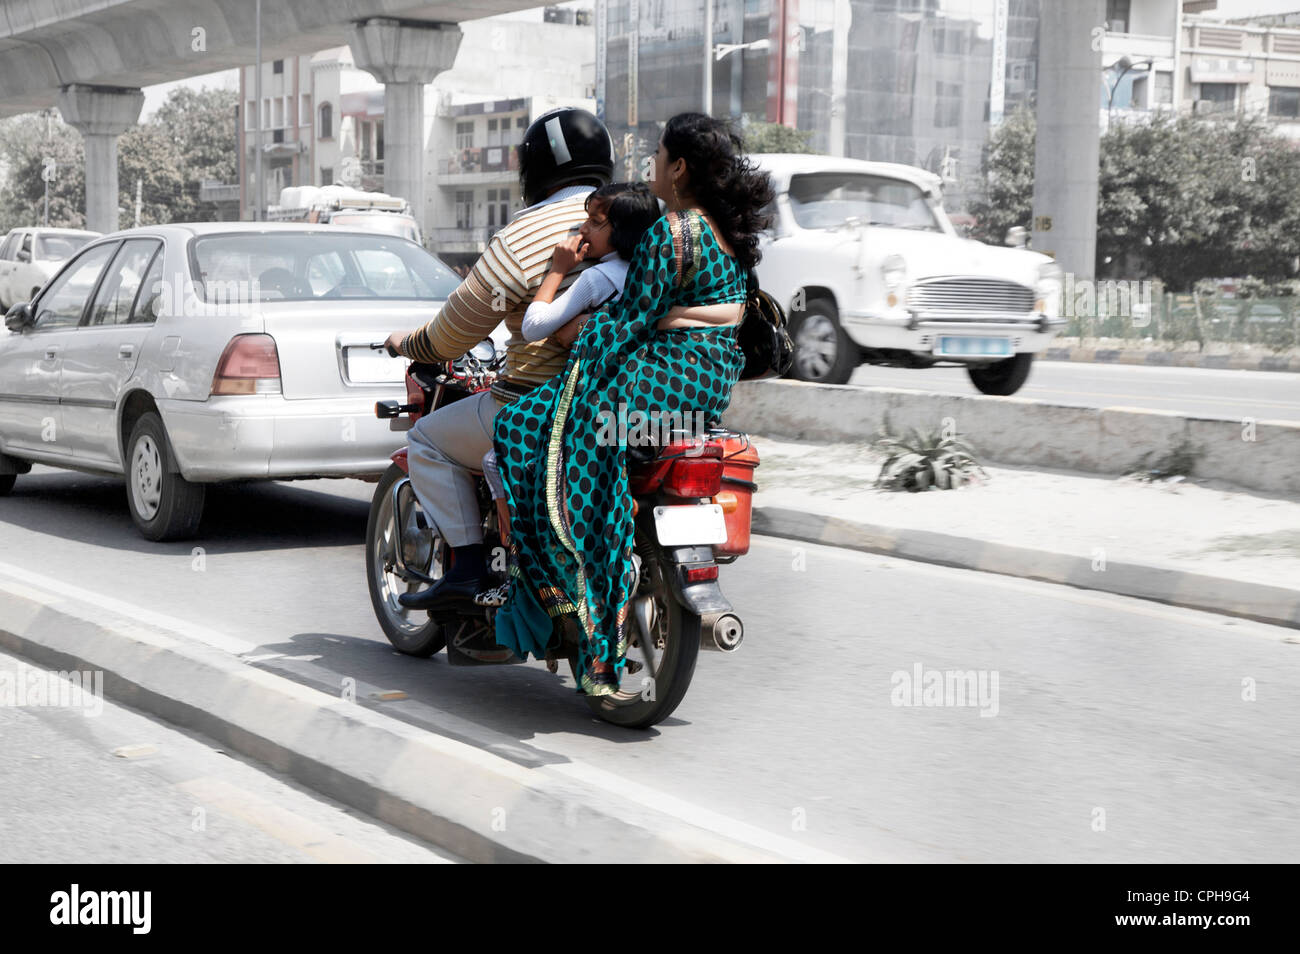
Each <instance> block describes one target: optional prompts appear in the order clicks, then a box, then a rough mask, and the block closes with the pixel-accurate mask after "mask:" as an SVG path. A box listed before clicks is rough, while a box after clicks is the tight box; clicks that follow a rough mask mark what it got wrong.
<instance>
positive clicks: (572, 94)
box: [239, 17, 595, 263]
mask: <svg viewBox="0 0 1300 954" xmlns="http://www.w3.org/2000/svg"><path fill="white" fill-rule="evenodd" d="M460 27H461V30H462V31H463V33H464V38H463V40H462V41H461V44H460V48H459V50H458V51H457V54H456V62H455V65H454V66H453V67H452V69H450V70H447V71H445V72H443V73H440V74H439V75H438V76H437V78H436V79H435V80H434V81H433V82H432V83H431V84H429V86H428V87H427V88H426V91H425V135H424V138H425V176H426V189H425V216H424V221H425V224H426V235H427V238H426V241H427V244H428V245H429V247H430V248H431V249H432V250H433V251H435V252H439V253H440V254H442V255H443V257H444V258H446V259H447V260H449V261H451V262H453V263H459V262H470V261H473V259H474V258H476V257H477V256H478V254H479V253H480V252H481V251H482V249H483V247H484V246H485V244H486V242H487V239H488V238H489V237H490V236H491V234H492V232H494V231H495V230H496V229H497V228H500V227H501V226H502V225H504V224H505V223H506V222H507V221H508V220H509V216H510V215H511V214H513V213H514V212H515V211H517V210H518V209H520V208H522V207H523V197H522V195H521V193H520V188H519V173H518V168H517V165H516V162H515V150H514V146H515V145H517V144H518V142H519V140H520V138H521V137H522V135H523V132H524V129H526V128H527V126H528V124H529V123H530V122H531V121H532V120H533V119H534V118H535V117H536V116H538V115H539V114H541V113H543V112H545V111H546V110H547V109H551V108H553V107H554V106H559V105H575V106H581V107H583V108H584V109H589V110H592V111H593V112H594V111H595V90H594V80H595V31H594V29H593V28H592V27H591V26H588V25H581V26H580V25H576V24H571V23H562V22H527V21H522V20H519V19H513V18H498V17H491V18H487V19H483V20H471V21H467V22H464V23H461V24H460ZM254 79H255V75H254V68H253V67H247V68H245V69H243V70H242V71H241V77H240V102H241V104H242V105H241V110H240V113H241V115H240V123H239V128H240V157H241V161H242V168H241V183H242V186H241V202H240V217H241V218H243V219H252V218H254V217H255V204H256V188H255V183H254V181H253V179H254V166H255V152H254V148H255V146H254V141H255V136H256V134H255V122H256V117H257V115H258V104H257V103H256V102H255V98H254ZM260 115H261V118H262V128H263V132H262V142H263V145H262V149H263V176H262V178H263V182H264V198H263V201H264V203H265V204H266V205H270V204H274V203H275V202H276V201H277V199H278V197H279V194H280V190H281V189H282V188H284V187H286V186H294V185H328V184H330V183H334V182H338V183H345V184H349V185H355V186H357V187H359V188H364V189H375V190H382V189H383V168H384V87H383V84H381V83H380V82H378V81H377V80H376V79H375V78H374V77H372V76H371V75H370V74H369V73H367V72H365V71H364V70H361V69H358V68H357V67H356V66H355V65H354V63H353V59H352V54H351V51H350V50H349V49H348V48H347V47H339V48H336V49H331V50H325V51H322V52H320V53H316V54H314V55H312V56H301V57H296V58H294V59H288V60H277V61H274V62H268V63H264V64H263V65H262V100H261V104H260Z"/></svg>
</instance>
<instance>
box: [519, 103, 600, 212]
mask: <svg viewBox="0 0 1300 954" xmlns="http://www.w3.org/2000/svg"><path fill="white" fill-rule="evenodd" d="M613 178H614V142H613V140H612V139H610V138H609V130H608V129H606V128H605V124H604V123H602V122H601V121H600V120H599V119H597V118H596V117H595V116H593V115H592V114H591V113H589V112H587V111H586V110H585V109H578V108H576V107H573V106H562V107H560V108H559V109H552V110H550V111H549V112H546V113H543V114H542V115H540V116H538V117H537V118H536V119H534V120H533V122H532V125H531V126H529V127H528V130H527V132H525V133H524V141H523V142H521V143H520V144H519V184H520V185H521V186H522V187H523V190H524V201H525V202H526V203H528V204H529V205H536V204H537V203H538V202H541V201H542V199H544V198H546V193H547V191H549V190H550V189H553V188H555V187H556V186H562V185H568V184H569V183H572V182H578V181H581V180H591V181H594V182H597V183H599V184H600V185H608V184H609V182H610V180H611V179H613Z"/></svg>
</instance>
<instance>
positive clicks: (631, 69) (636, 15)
mask: <svg viewBox="0 0 1300 954" xmlns="http://www.w3.org/2000/svg"><path fill="white" fill-rule="evenodd" d="M627 27H628V30H627V125H628V128H630V129H636V127H637V126H638V125H640V122H639V120H638V117H637V86H638V85H639V84H640V82H641V80H640V77H639V76H638V75H637V73H638V67H639V66H640V63H638V62H637V58H638V56H639V55H640V52H641V4H640V3H639V2H638V0H629V3H628V5H627Z"/></svg>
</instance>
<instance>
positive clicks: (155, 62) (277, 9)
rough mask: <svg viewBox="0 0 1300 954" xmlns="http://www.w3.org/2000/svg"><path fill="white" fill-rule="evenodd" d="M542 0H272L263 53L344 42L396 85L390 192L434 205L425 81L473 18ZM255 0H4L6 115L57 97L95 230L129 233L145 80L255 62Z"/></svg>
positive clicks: (1, 111)
mask: <svg viewBox="0 0 1300 954" xmlns="http://www.w3.org/2000/svg"><path fill="white" fill-rule="evenodd" d="M534 6H537V0H445V2H440V3H428V2H424V3H420V2H414V0H262V59H263V60H264V61H265V60H275V59H281V58H284V57H288V56H295V55H300V54H304V53H312V52H314V51H316V50H321V49H325V48H328V47H332V46H341V45H342V44H344V43H346V44H348V45H349V46H350V47H351V48H352V54H353V58H354V60H355V62H356V64H357V66H359V67H361V68H362V69H364V70H366V71H367V72H369V73H371V74H372V75H374V76H375V78H376V79H378V80H379V81H380V82H382V83H384V84H385V104H384V111H385V120H384V138H385V153H386V168H385V180H386V181H385V184H384V185H385V189H387V190H388V191H390V192H393V193H395V194H399V195H402V196H404V197H405V198H407V199H408V200H409V201H410V202H411V205H412V207H413V208H414V209H416V210H419V212H417V215H423V209H424V149H423V143H422V142H421V140H422V136H423V123H424V86H425V84H427V83H429V82H432V80H433V78H434V77H435V76H437V75H438V74H439V73H441V72H442V71H443V70H446V69H450V68H451V66H452V64H453V63H454V62H455V59H456V51H457V50H458V49H459V47H460V39H461V31H460V28H459V26H457V24H458V23H459V22H460V21H462V20H476V19H479V18H482V17H488V16H494V15H496V14H498V13H508V12H512V11H515V10H523V9H527V8H529V7H534ZM256 42H257V37H256V24H255V18H254V0H2V2H0V116H11V115H15V114H18V113H25V112H31V111H33V110H38V109H44V108H46V107H49V106H57V107H58V108H59V111H60V112H61V113H62V115H63V118H64V120H65V121H66V122H67V123H69V124H70V125H72V126H74V127H75V128H76V129H78V130H79V131H80V132H81V134H82V135H83V136H84V137H85V140H86V226H87V228H91V229H96V230H98V231H102V232H108V231H112V230H114V229H116V228H117V204H118V195H117V137H118V136H120V135H121V134H122V133H123V132H125V131H126V130H127V129H129V128H130V127H131V126H132V125H134V124H135V122H136V121H137V120H138V119H139V116H140V107H141V105H142V104H143V102H144V96H143V94H142V93H141V92H140V88H141V87H143V86H151V85H153V84H155V83H165V82H169V81H171V80H178V79H185V78H186V77H189V76H200V75H202V74H204V73H212V72H215V71H217V70H223V69H231V68H236V67H240V66H248V65H250V64H251V63H252V62H253V60H254V58H255V56H254V49H255V47H256Z"/></svg>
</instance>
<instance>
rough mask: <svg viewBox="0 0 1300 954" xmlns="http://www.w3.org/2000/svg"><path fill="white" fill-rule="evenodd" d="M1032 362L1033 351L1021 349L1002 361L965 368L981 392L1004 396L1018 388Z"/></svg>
mask: <svg viewBox="0 0 1300 954" xmlns="http://www.w3.org/2000/svg"><path fill="white" fill-rule="evenodd" d="M1033 364H1034V356H1033V353H1032V352H1029V351H1022V352H1021V353H1020V354H1017V355H1013V356H1012V357H1010V358H1007V359H1005V360H1003V361H994V362H993V363H992V364H985V365H970V366H968V367H967V368H966V373H967V374H968V375H969V376H970V379H971V383H972V384H974V385H975V387H977V388H978V389H979V391H980V393H981V394H996V395H998V396H1001V397H1005V396H1007V395H1008V394H1015V393H1016V392H1017V391H1019V390H1020V388H1021V386H1022V385H1023V384H1024V383H1025V381H1026V380H1027V379H1028V378H1029V371H1030V369H1031V368H1032V367H1033Z"/></svg>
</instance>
